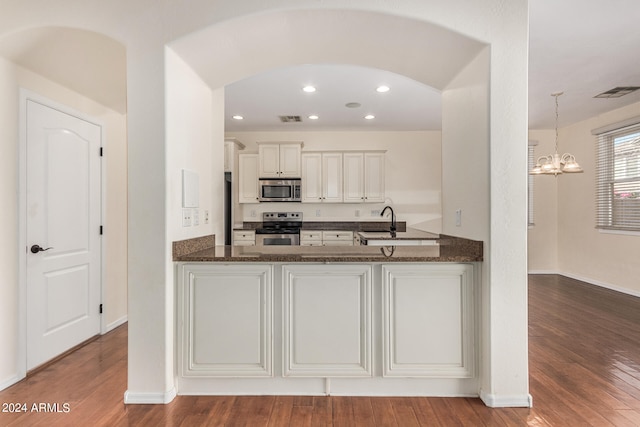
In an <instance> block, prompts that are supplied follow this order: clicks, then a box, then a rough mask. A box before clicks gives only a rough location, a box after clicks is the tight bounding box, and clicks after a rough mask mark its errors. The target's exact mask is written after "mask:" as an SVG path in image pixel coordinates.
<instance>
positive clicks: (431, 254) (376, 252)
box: [173, 236, 482, 263]
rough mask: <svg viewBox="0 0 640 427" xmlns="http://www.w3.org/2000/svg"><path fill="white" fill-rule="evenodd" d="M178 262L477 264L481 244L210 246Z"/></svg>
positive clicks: (448, 240)
mask: <svg viewBox="0 0 640 427" xmlns="http://www.w3.org/2000/svg"><path fill="white" fill-rule="evenodd" d="M180 243H181V242H175V243H174V253H173V260H174V261H176V262H349V263H351V262H477V261H482V242H479V241H475V240H469V239H462V238H458V237H452V236H440V238H439V239H438V243H439V244H438V245H434V246H392V245H390V246H210V247H208V248H205V249H202V248H201V247H200V248H198V249H197V250H195V251H188V250H186V249H184V250H179V251H176V247H180V248H188V246H189V245H188V244H184V243H182V244H180Z"/></svg>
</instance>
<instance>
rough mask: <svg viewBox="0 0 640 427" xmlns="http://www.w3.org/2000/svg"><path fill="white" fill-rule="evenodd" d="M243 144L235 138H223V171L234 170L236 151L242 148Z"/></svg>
mask: <svg viewBox="0 0 640 427" xmlns="http://www.w3.org/2000/svg"><path fill="white" fill-rule="evenodd" d="M244 148H245V145H244V144H243V143H242V142H240V141H238V139H237V138H232V137H229V138H225V139H224V171H225V172H235V168H236V163H235V158H236V153H237V152H238V151H239V150H244Z"/></svg>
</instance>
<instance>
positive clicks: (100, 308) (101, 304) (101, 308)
mask: <svg viewBox="0 0 640 427" xmlns="http://www.w3.org/2000/svg"><path fill="white" fill-rule="evenodd" d="M100 314H102V304H100Z"/></svg>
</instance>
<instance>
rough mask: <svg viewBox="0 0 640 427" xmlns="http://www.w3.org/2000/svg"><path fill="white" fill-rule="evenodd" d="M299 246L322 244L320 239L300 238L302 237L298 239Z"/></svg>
mask: <svg viewBox="0 0 640 427" xmlns="http://www.w3.org/2000/svg"><path fill="white" fill-rule="evenodd" d="M300 246H322V240H302V239H300Z"/></svg>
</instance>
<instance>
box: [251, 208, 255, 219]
mask: <svg viewBox="0 0 640 427" xmlns="http://www.w3.org/2000/svg"><path fill="white" fill-rule="evenodd" d="M255 217H256V211H255V209H251V218H255Z"/></svg>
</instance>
